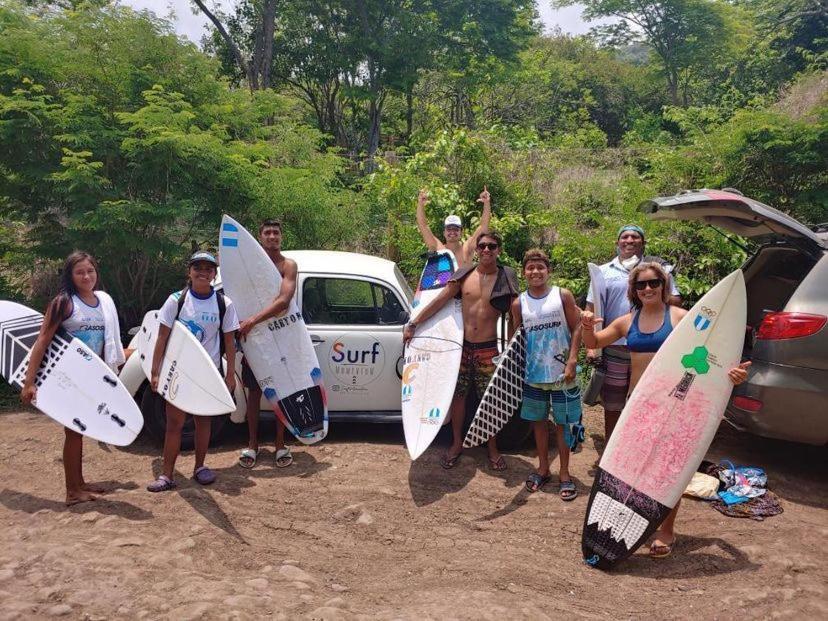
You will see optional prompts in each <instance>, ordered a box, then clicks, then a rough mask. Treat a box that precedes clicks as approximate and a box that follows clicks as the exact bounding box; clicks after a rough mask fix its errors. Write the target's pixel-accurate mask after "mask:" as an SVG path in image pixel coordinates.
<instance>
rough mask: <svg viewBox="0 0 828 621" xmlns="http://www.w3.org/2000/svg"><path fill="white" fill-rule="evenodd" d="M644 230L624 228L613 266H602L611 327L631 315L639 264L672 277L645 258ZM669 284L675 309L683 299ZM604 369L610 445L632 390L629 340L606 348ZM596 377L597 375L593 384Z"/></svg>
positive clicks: (593, 355)
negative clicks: (633, 280)
mask: <svg viewBox="0 0 828 621" xmlns="http://www.w3.org/2000/svg"><path fill="white" fill-rule="evenodd" d="M644 245H645V241H644V230H643V229H642V228H641V227H640V226H637V225H635V224H627V225H625V226H622V227H621V228H620V229H619V231H618V237H617V241H616V256H615V258H613V260H612V261H610V262H609V263H604V264H603V265H602V266H601V273H602V274H603V276H604V282H605V284H606V290H605V292H604V296H603V300H602V301H603V303H604V305H603V309H604V312H603V315H604V325H605V326H608V325H610V324H611V323H612V322H613V321H615V319H617V318H618V317H621V316H623V315H626V314H627V313H629V312H630V308H631V307H630V302H629V299H628V298H627V287H628V284H629V278H630V272H631V271H632V270H633V269H634V268H635V266H636V265H638V264H639V263H642V262H645V263H658V264H659V265H660V266H661V267H662V268H664V271H665V272H666V273H667V274H668V276H669V275H670V274H671V273H672V270H673V266H672V265H670V264H669V262H668V261H665V260H664V259H662V258H661V257H654V256H644ZM669 280H670V282H669V284H667V286H668V287H669V291H670V296H669V303H670V304H672V305H673V306H680V305H681V297H680V295H679V291H678V288H677V287H676V283H675V279H673V278H672V277H670V279H669ZM586 310H588V311H589V312H594V311H595V306H594V304H593V300H592V287H591V286H590V288H589V293H588V294H587V299H586ZM587 361H590V362H593V363H595V362H598V361H597V352H596V350H594V349H587ZM600 369H601V370H602V371H603V375H602V376H603V384H602V386H601V403H602V405H603V408H604V441H605V442H608V441H609V438H610V436H611V435H612V431H613V429H615V424H616V423H617V422H618V418H619V417H620V416H621V411H622V410H623V409H624V403H625V402H626V399H627V393H628V392H629V388H630V352H629V348H628V347H627V340H626V338H619V339H618V340H617V341H615V342H614V343H612V345H610V346H608V347H605V348H604V350H603V355H602V357H601V360H600ZM596 376H598V377H600V376H601V374H595V375H593V381H595V378H596Z"/></svg>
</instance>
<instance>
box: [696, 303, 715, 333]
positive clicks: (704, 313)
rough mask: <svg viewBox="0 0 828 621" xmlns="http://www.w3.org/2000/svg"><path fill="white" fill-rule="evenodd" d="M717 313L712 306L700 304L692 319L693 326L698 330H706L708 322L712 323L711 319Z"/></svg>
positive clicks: (708, 325)
mask: <svg viewBox="0 0 828 621" xmlns="http://www.w3.org/2000/svg"><path fill="white" fill-rule="evenodd" d="M718 314H719V313H717V312H716V311H714V310H713V309H712V308H708V307H707V306H702V307H701V310H700V311H699V314H698V315H696V317H695V318H694V319H693V326H695V328H696V330H698V331H699V332H702V331H704V330H707V329H708V328H709V327H710V324H711V323H713V319H714V318H715V317H716V315H718Z"/></svg>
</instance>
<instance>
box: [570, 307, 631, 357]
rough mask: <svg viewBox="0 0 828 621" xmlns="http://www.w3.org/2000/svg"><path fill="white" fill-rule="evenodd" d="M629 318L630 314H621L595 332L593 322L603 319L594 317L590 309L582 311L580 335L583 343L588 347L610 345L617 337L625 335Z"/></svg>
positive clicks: (628, 326)
mask: <svg viewBox="0 0 828 621" xmlns="http://www.w3.org/2000/svg"><path fill="white" fill-rule="evenodd" d="M631 320H632V314H630V313H627V314H626V315H621V317H619V318H618V319H616V320H615V321H613V322H612V323H611V324H610V325H609V326H607V327H606V328H604V329H603V330H598V331H597V332H596V331H595V324H597V323H600V322H602V321H603V319H601V318H600V317H596V316H595V315H593V314H592V313H591V312H590V311H584V312H583V313H581V335H582V337H583V340H584V345H586V346H587V347H589V348H590V349H595V348H598V347H606V346H607V345H612V344H613V343H614V342H615V341H617V340H618V339H620V338H623V337H625V336H627V332H628V331H629V329H630V321H631Z"/></svg>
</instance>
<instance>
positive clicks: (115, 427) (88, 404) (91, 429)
mask: <svg viewBox="0 0 828 621" xmlns="http://www.w3.org/2000/svg"><path fill="white" fill-rule="evenodd" d="M42 323H43V315H41V314H40V313H38V312H37V311H34V310H32V309H31V308H28V307H27V306H24V305H22V304H17V303H15V302H6V301H0V348H1V349H0V374H2V375H3V377H4V378H5V379H6V381H7V382H9V384H11V385H12V386H13V387H14V388H16V389H17V390H21V389H22V388H23V381H24V380H25V378H26V370H27V369H28V367H29V355H30V353H31V349H32V347H33V346H34V343H35V341H36V340H37V335H38V333H39V332H40V326H41V324H42ZM35 385H36V386H37V396H36V397H35V403H33V405H34V406H35V407H36V408H37V409H38V410H40V411H41V412H43V413H44V414H46V416H48V417H49V418H52V419H54V420H55V421H57V422H59V423H60V424H61V425H63V426H64V427H68V428H69V429H72V430H74V431H77V432H78V433H80V434H83V435H85V436H89V437H90V438H94V439H95V440H100V441H101V442H106V443H107V444H112V445H115V446H127V445H128V444H131V443H132V441H133V440H135V438H136V437H137V436H138V434H139V433H140V432H141V428H142V427H143V426H144V418H143V416H142V415H141V410H140V409H139V408H138V405H137V404H136V403H135V400H134V399H133V398H132V395H130V394H129V391H127V389H126V388H125V387H124V385H123V384H122V383H121V381H120V380H119V379H118V376H117V375H115V373H113V372H112V369H110V368H109V366H108V365H107V364H106V363H105V362H104V361H103V360H101V359H100V358H99V357H98V356H96V355H95V354H94V353H93V352H92V350H91V349H89V347H87V346H86V344H84V342H83V341H81V340H80V339H78V338H75V337H73V336H72V335H71V334H69V333H68V332H67V331H66V330H64V329H63V328H58V330H57V332H56V333H55V337H54V338H53V339H52V342H51V343H49V347H48V348H47V349H46V353H45V354H44V356H43V361H42V362H41V364H40V369H39V370H38V372H37V375H36V376H35Z"/></svg>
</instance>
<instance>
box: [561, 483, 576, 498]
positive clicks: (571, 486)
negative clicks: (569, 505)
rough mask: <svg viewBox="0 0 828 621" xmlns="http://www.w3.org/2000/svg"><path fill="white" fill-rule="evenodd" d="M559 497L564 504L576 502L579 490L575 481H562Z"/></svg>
mask: <svg viewBox="0 0 828 621" xmlns="http://www.w3.org/2000/svg"><path fill="white" fill-rule="evenodd" d="M559 495H560V497H561V500H563V501H564V502H569V501H570V500H575V499H576V498H577V497H578V488H577V487H575V483H574V482H573V481H561V488H560V492H559Z"/></svg>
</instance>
